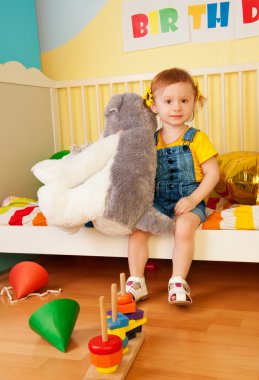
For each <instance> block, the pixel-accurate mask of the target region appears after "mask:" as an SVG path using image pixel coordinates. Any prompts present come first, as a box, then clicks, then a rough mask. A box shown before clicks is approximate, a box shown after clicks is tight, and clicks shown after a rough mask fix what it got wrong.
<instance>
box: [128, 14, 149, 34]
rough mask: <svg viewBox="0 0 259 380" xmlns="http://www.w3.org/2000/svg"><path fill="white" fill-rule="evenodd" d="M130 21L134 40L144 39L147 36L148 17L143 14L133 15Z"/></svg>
mask: <svg viewBox="0 0 259 380" xmlns="http://www.w3.org/2000/svg"><path fill="white" fill-rule="evenodd" d="M131 21H132V29H133V37H134V38H139V37H144V36H146V35H147V33H148V30H147V25H148V17H147V16H146V15H145V14H143V13H139V14H136V15H133V16H131Z"/></svg>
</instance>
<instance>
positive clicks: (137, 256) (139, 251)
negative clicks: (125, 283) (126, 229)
mask: <svg viewBox="0 0 259 380" xmlns="http://www.w3.org/2000/svg"><path fill="white" fill-rule="evenodd" d="M149 235H150V234H149V233H148V232H144V231H140V230H136V231H135V232H133V233H132V234H130V235H129V243H128V262H129V272H130V275H131V276H137V277H143V276H144V271H145V266H146V263H147V260H148V238H149Z"/></svg>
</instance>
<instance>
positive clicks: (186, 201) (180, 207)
mask: <svg viewBox="0 0 259 380" xmlns="http://www.w3.org/2000/svg"><path fill="white" fill-rule="evenodd" d="M196 205H197V204H196V202H194V200H193V199H192V198H191V196H188V197H184V198H181V199H180V200H179V201H178V202H177V203H176V205H175V208H174V213H175V215H181V214H185V213H186V212H189V211H191V210H192V209H194V208H195V207H196Z"/></svg>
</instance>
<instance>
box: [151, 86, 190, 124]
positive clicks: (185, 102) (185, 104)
mask: <svg viewBox="0 0 259 380" xmlns="http://www.w3.org/2000/svg"><path fill="white" fill-rule="evenodd" d="M153 98H154V105H153V106H152V107H151V108H152V110H153V111H154V112H156V113H158V114H159V117H160V120H161V122H162V123H163V125H169V126H172V127H182V126H183V125H184V123H185V122H186V121H188V120H190V119H191V117H192V114H193V111H194V108H195V98H194V92H193V88H192V85H191V84H190V83H189V82H179V83H174V84H170V85H169V86H166V87H162V88H159V89H157V90H156V91H155V93H154V94H153Z"/></svg>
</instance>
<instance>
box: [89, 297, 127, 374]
mask: <svg viewBox="0 0 259 380" xmlns="http://www.w3.org/2000/svg"><path fill="white" fill-rule="evenodd" d="M99 302H100V316H101V331H102V335H98V336H95V337H93V338H92V339H91V340H90V341H89V343H88V348H89V351H90V359H91V363H92V364H93V366H94V367H95V368H96V370H97V371H98V372H100V373H102V374H105V373H106V374H108V373H113V372H114V371H116V369H117V368H118V366H119V364H120V363H121V360H122V356H123V353H122V340H121V338H120V337H119V336H117V335H113V334H108V333H107V323H106V310H105V304H104V297H103V296H101V297H100V300H99Z"/></svg>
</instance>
